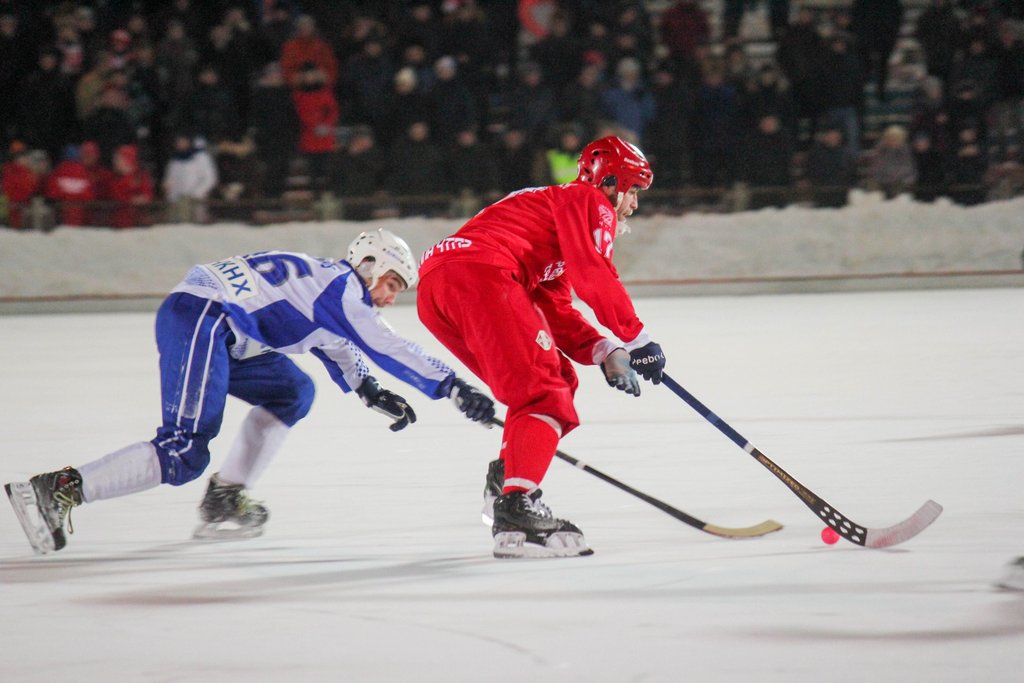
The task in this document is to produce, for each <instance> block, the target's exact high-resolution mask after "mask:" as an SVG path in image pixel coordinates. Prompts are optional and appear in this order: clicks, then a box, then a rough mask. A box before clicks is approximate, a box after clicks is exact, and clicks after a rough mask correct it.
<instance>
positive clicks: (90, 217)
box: [81, 140, 114, 225]
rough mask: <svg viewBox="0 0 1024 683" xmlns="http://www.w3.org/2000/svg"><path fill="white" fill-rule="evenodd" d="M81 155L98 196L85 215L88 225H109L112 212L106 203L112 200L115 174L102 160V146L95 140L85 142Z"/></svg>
mask: <svg viewBox="0 0 1024 683" xmlns="http://www.w3.org/2000/svg"><path fill="white" fill-rule="evenodd" d="M81 153H82V164H83V165H84V166H85V170H86V173H87V174H88V176H89V181H90V182H91V183H92V187H93V192H95V194H96V201H95V202H93V203H92V204H91V205H90V206H89V207H88V210H87V211H86V214H85V219H86V220H85V222H86V225H109V224H110V211H109V207H107V206H105V205H104V203H105V202H107V201H109V200H110V183H112V182H113V181H114V172H113V171H111V170H110V169H109V168H107V167H106V166H104V165H103V162H102V161H101V160H100V146H99V143H97V142H96V141H95V140H86V141H85V142H83V143H82V147H81Z"/></svg>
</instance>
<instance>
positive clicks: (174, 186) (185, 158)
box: [164, 133, 219, 223]
mask: <svg viewBox="0 0 1024 683" xmlns="http://www.w3.org/2000/svg"><path fill="white" fill-rule="evenodd" d="M218 180H219V179H218V176H217V164H216V163H214V160H213V157H212V156H211V155H210V153H209V152H208V151H207V150H206V141H205V140H204V139H203V138H195V139H193V138H191V137H189V136H188V135H186V134H184V133H181V134H178V135H177V136H176V137H175V138H174V150H173V152H172V154H171V160H170V161H168V162H167V170H166V173H164V197H165V199H166V200H167V201H168V202H169V203H171V204H174V203H176V202H178V201H179V200H181V199H182V198H183V197H188V198H189V199H191V200H192V201H193V203H194V207H195V208H194V212H193V214H192V215H193V218H194V220H195V221H196V222H197V223H205V222H206V215H207V214H206V198H207V197H209V196H210V192H212V191H213V188H215V187H216V186H217V182H218Z"/></svg>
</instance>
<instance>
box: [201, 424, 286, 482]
mask: <svg viewBox="0 0 1024 683" xmlns="http://www.w3.org/2000/svg"><path fill="white" fill-rule="evenodd" d="M288 429H289V427H288V425H286V424H285V423H284V422H281V421H280V420H279V419H277V417H276V416H275V415H274V414H273V413H271V412H270V411H269V410H267V409H266V408H260V407H259V406H257V407H255V408H253V409H252V410H250V411H249V414H248V415H246V416H245V420H244V421H243V422H242V428H241V429H239V430H238V436H237V437H235V441H234V443H232V444H231V450H230V451H229V452H228V457H227V459H225V460H224V465H222V466H221V468H220V471H219V472H217V478H218V479H220V480H221V481H222V482H224V483H226V484H242V485H244V486H245V488H247V489H251V488H252V486H253V484H255V483H256V480H257V479H259V478H260V475H261V474H263V470H265V469H266V468H267V465H269V464H270V461H271V460H273V459H274V456H275V455H277V451H278V450H280V448H281V444H282V443H284V438H285V437H286V436H287V435H288Z"/></svg>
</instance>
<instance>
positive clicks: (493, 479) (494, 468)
mask: <svg viewBox="0 0 1024 683" xmlns="http://www.w3.org/2000/svg"><path fill="white" fill-rule="evenodd" d="M504 486H505V461H504V460H502V459H501V458H498V459H497V460H492V461H491V462H490V463H488V465H487V480H486V481H485V482H484V508H483V510H481V512H480V517H481V519H483V522H484V524H486V525H487V526H491V525H492V524H494V501H495V500H497V498H498V496H500V495H501V489H502V487H504Z"/></svg>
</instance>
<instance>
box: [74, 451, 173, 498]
mask: <svg viewBox="0 0 1024 683" xmlns="http://www.w3.org/2000/svg"><path fill="white" fill-rule="evenodd" d="M77 469H78V473H79V474H81V475H82V500H84V501H85V502H86V503H91V502H93V501H97V500H103V499H105V498H117V497H118V496H127V495H128V494H130V493H137V492H139V491H145V490H146V489H151V488H153V487H154V486H159V485H160V480H161V478H162V477H161V474H160V460H159V458H157V457H156V449H155V448H153V444H151V443H150V442H148V441H140V442H139V443H134V444H132V445H131V446H125V447H124V448H122V449H121V450H119V451H114V452H113V453H110V454H109V455H105V456H103V457H102V458H100V459H99V460H93V461H92V462H90V463H87V464H85V465H82V466H81V467H79V468H77Z"/></svg>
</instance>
